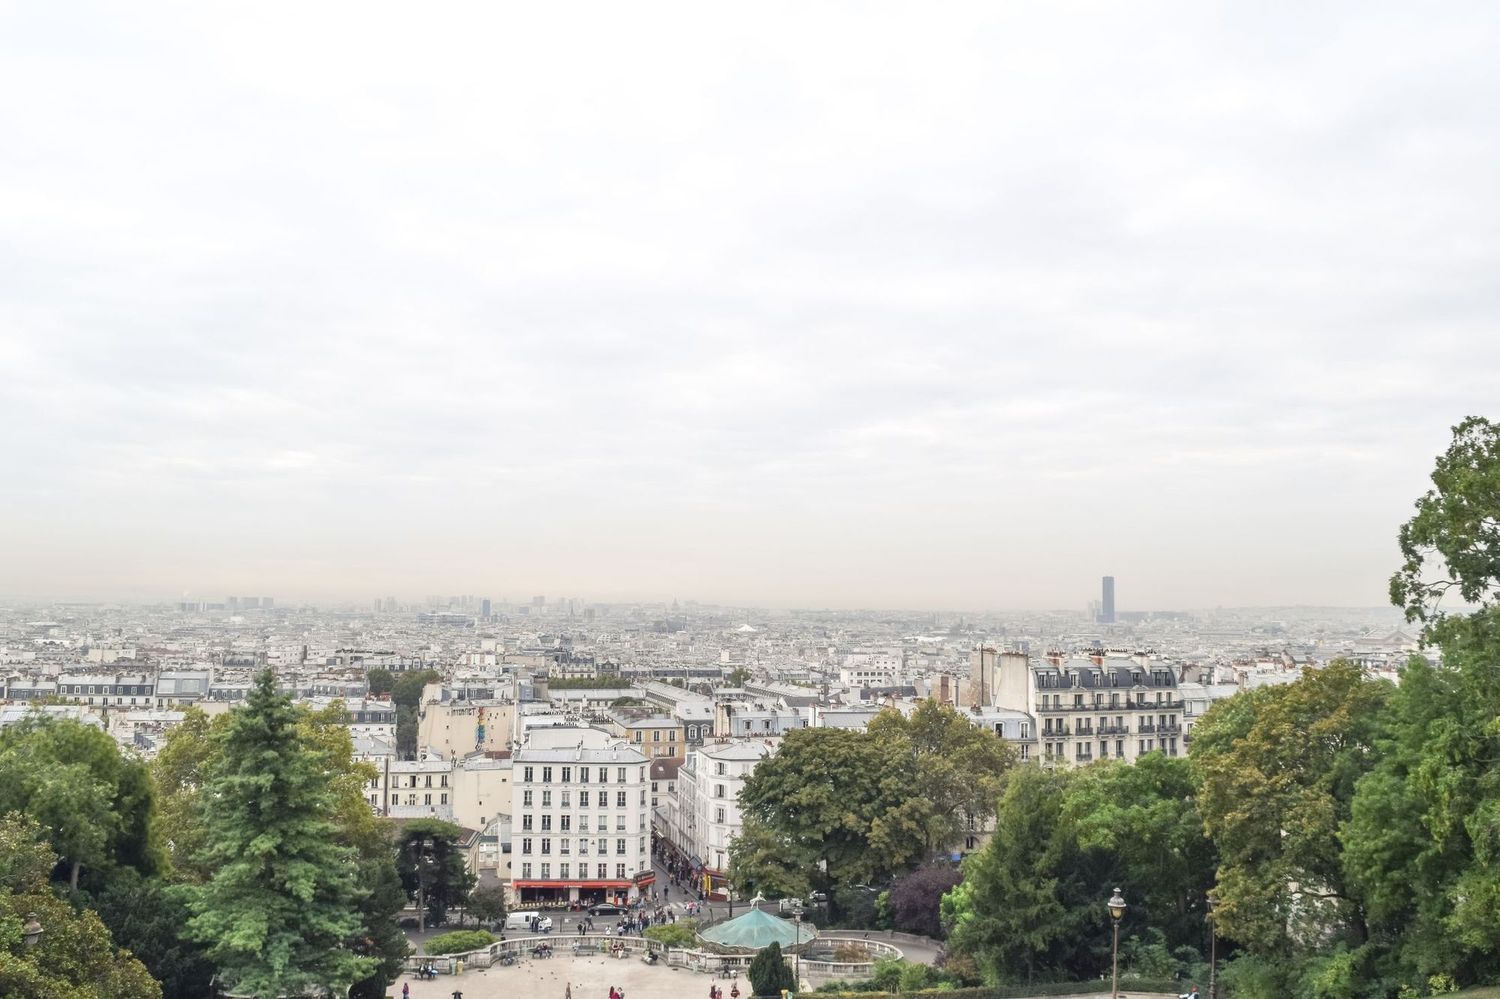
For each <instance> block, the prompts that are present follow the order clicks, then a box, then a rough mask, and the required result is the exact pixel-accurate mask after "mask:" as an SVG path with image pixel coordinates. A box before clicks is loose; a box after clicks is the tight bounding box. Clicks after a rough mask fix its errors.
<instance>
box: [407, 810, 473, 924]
mask: <svg viewBox="0 0 1500 999" xmlns="http://www.w3.org/2000/svg"><path fill="white" fill-rule="evenodd" d="M462 836H463V830H462V829H460V828H459V827H458V826H456V825H454V824H453V823H451V822H443V821H441V820H439V819H415V820H413V821H411V822H407V823H405V824H404V825H403V826H402V827H401V835H400V837H399V838H398V839H397V840H396V869H397V871H398V872H399V874H400V876H401V886H402V888H404V889H405V891H406V897H407V898H409V899H413V900H415V901H416V902H417V904H418V906H419V908H421V909H422V910H423V914H422V916H421V917H420V918H422V919H423V920H424V923H423V925H422V928H423V929H425V928H426V922H425V920H427V919H430V920H431V921H432V923H433V924H436V925H439V926H441V925H442V924H443V923H444V922H446V921H447V919H448V910H449V909H450V908H452V907H454V906H456V905H459V904H460V903H462V902H463V900H464V899H466V898H468V897H469V892H470V891H472V890H473V888H474V878H473V876H472V875H471V874H469V869H468V866H467V865H466V864H465V862H464V855H463V851H462V850H461V849H459V846H458V841H459V839H460V838H461V837H462Z"/></svg>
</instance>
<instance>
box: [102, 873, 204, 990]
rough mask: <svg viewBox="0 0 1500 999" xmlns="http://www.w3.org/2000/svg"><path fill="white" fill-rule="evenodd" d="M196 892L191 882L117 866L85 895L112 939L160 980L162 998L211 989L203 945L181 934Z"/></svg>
mask: <svg viewBox="0 0 1500 999" xmlns="http://www.w3.org/2000/svg"><path fill="white" fill-rule="evenodd" d="M195 894H196V891H195V888H194V886H192V885H189V884H173V883H171V882H169V881H167V880H165V879H163V878H161V877H157V876H152V877H142V876H141V875H140V874H138V873H137V872H136V871H135V870H134V869H132V868H129V867H121V868H117V869H116V870H114V871H112V872H111V873H110V875H109V877H108V878H107V879H104V881H103V884H101V885H100V886H99V888H98V889H97V890H96V891H94V892H92V893H90V894H89V896H88V900H89V904H90V906H91V907H92V908H94V909H95V910H96V911H97V912H98V913H99V918H100V919H102V920H103V921H104V924H105V925H106V926H107V927H109V931H110V935H111V936H112V937H113V938H114V942H115V943H116V944H117V945H119V946H120V947H123V948H125V949H126V950H128V951H130V952H131V953H132V954H134V955H135V956H136V957H137V958H138V959H139V960H140V961H141V963H142V964H144V965H145V966H146V969H147V970H148V971H149V972H150V973H151V976H152V977H153V978H155V979H156V980H157V981H158V982H160V983H161V990H162V996H163V999H200V997H202V996H206V995H211V994H212V993H213V990H212V988H211V982H212V979H213V974H214V969H213V965H212V964H211V963H210V962H209V960H208V958H207V956H206V955H205V954H204V952H203V948H202V947H201V946H199V945H198V944H195V943H194V942H193V941H191V940H189V939H187V937H186V936H185V932H186V929H187V922H188V919H189V918H191V915H192V913H191V908H190V906H191V903H192V899H193V897H194V895H195Z"/></svg>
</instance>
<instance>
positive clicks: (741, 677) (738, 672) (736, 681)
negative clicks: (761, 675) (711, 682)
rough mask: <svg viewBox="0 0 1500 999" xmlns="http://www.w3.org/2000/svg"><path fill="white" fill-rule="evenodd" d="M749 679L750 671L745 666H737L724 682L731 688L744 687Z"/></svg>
mask: <svg viewBox="0 0 1500 999" xmlns="http://www.w3.org/2000/svg"><path fill="white" fill-rule="evenodd" d="M749 679H750V671H749V670H748V669H746V668H745V667H743V666H736V667H735V668H734V669H732V670H730V671H729V675H728V676H726V677H725V678H724V682H725V683H727V684H728V685H729V686H731V687H743V686H744V685H745V684H746V682H748V681H749Z"/></svg>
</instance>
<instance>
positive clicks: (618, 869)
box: [615, 864, 625, 881]
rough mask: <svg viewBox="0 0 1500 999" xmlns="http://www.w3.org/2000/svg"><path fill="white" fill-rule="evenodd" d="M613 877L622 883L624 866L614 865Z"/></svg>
mask: <svg viewBox="0 0 1500 999" xmlns="http://www.w3.org/2000/svg"><path fill="white" fill-rule="evenodd" d="M615 877H617V878H619V879H620V880H622V881H623V880H624V879H625V865H624V864H616V865H615Z"/></svg>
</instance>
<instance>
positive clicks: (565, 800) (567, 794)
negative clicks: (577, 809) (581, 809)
mask: <svg viewBox="0 0 1500 999" xmlns="http://www.w3.org/2000/svg"><path fill="white" fill-rule="evenodd" d="M572 797H573V792H572V791H566V790H565V791H563V793H562V807H564V808H572V807H573V805H572V800H571V799H572Z"/></svg>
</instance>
